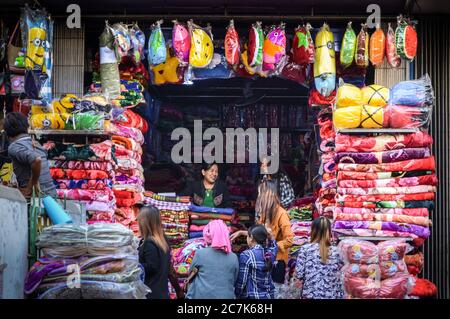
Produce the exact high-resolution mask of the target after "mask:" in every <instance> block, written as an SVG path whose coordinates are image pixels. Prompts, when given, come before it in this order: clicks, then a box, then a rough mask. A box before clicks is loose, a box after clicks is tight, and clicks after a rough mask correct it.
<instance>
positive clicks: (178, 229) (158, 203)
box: [144, 191, 191, 247]
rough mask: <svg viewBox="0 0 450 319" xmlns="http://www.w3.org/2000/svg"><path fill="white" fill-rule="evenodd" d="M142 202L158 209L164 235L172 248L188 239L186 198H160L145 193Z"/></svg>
mask: <svg viewBox="0 0 450 319" xmlns="http://www.w3.org/2000/svg"><path fill="white" fill-rule="evenodd" d="M144 202H145V203H146V204H149V205H153V206H155V207H156V208H158V209H159V212H160V214H161V221H162V225H163V228H164V233H165V235H166V237H167V238H168V240H169V244H170V245H171V246H172V247H180V246H181V245H183V244H184V242H185V241H186V240H187V239H188V231H189V208H190V205H191V203H190V199H189V197H187V196H162V195H158V194H155V193H153V192H150V191H147V192H145V193H144Z"/></svg>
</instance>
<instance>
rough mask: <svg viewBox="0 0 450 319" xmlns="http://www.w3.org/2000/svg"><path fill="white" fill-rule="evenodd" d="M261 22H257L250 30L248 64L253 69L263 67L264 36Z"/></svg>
mask: <svg viewBox="0 0 450 319" xmlns="http://www.w3.org/2000/svg"><path fill="white" fill-rule="evenodd" d="M261 25H262V24H261V22H259V21H258V22H256V23H254V24H253V25H252V27H251V28H250V34H249V36H248V47H247V64H248V66H250V67H251V68H254V67H257V66H260V65H262V63H263V45H264V34H263V31H262V27H261Z"/></svg>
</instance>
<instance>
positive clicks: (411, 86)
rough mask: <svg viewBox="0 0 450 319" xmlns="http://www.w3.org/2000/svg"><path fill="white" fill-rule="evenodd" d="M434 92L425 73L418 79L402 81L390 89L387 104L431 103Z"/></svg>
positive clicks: (428, 104)
mask: <svg viewBox="0 0 450 319" xmlns="http://www.w3.org/2000/svg"><path fill="white" fill-rule="evenodd" d="M433 101H434V93H433V87H432V85H431V79H430V77H429V76H428V74H425V75H424V76H422V77H421V78H420V79H418V80H414V81H402V82H399V83H397V84H396V85H394V86H393V87H392V89H391V97H390V100H389V104H391V105H408V106H430V105H433Z"/></svg>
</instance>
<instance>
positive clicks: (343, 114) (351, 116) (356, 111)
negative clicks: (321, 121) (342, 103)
mask: <svg viewBox="0 0 450 319" xmlns="http://www.w3.org/2000/svg"><path fill="white" fill-rule="evenodd" d="M361 109H362V106H348V107H343V108H339V109H336V110H334V112H333V124H334V127H335V128H337V129H344V128H357V127H359V125H360V123H361Z"/></svg>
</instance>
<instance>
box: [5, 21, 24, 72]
mask: <svg viewBox="0 0 450 319" xmlns="http://www.w3.org/2000/svg"><path fill="white" fill-rule="evenodd" d="M19 24H20V23H19V21H17V24H16V27H15V28H14V31H13V33H12V34H11V37H10V38H9V42H8V48H7V53H6V57H7V59H8V65H9V70H10V71H11V72H12V73H16V74H25V69H24V68H18V67H16V66H15V65H14V64H15V62H16V58H17V56H18V55H19V52H20V50H21V49H22V48H21V47H20V40H19V37H18V36H17V34H18V30H19ZM16 45H19V46H16Z"/></svg>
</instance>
